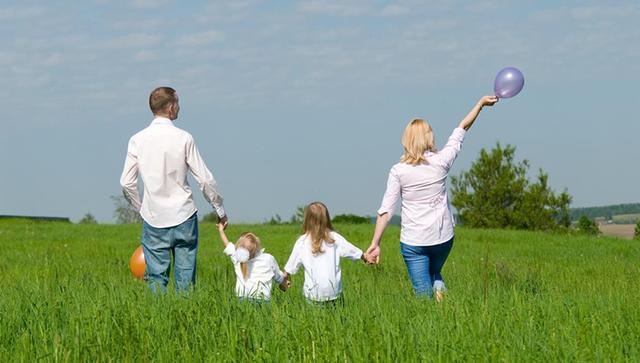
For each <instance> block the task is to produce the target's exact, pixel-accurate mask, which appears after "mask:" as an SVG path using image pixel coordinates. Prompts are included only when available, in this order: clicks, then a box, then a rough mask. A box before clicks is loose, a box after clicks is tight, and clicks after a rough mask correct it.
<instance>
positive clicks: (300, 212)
mask: <svg viewBox="0 0 640 363" xmlns="http://www.w3.org/2000/svg"><path fill="white" fill-rule="evenodd" d="M304 208H305V207H304V205H299V206H297V207H296V212H295V214H293V215H292V216H291V218H289V223H291V224H298V223H302V221H303V220H304Z"/></svg>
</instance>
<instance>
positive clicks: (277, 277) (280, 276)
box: [273, 271, 284, 284]
mask: <svg viewBox="0 0 640 363" xmlns="http://www.w3.org/2000/svg"><path fill="white" fill-rule="evenodd" d="M279 272H280V273H277V274H274V275H273V279H274V280H276V282H277V283H278V284H281V283H282V281H284V273H283V272H282V271H279Z"/></svg>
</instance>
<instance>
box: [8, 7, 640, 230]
mask: <svg viewBox="0 0 640 363" xmlns="http://www.w3.org/2000/svg"><path fill="white" fill-rule="evenodd" d="M52 4H54V3H53V2H48V1H47V2H45V1H42V2H29V1H15V2H11V1H3V2H2V3H1V4H0V44H2V48H1V49H0V80H1V82H2V87H0V105H2V107H3V111H4V115H3V119H4V122H3V127H2V128H3V131H2V132H1V133H0V151H1V152H0V165H1V166H2V177H1V178H0V214H24V215H48V216H67V217H70V218H71V219H72V220H74V221H77V220H78V219H80V218H81V217H82V215H84V214H85V213H87V212H91V213H92V214H94V215H95V216H96V217H97V218H98V220H99V221H101V222H111V221H113V204H112V202H111V200H110V196H111V195H119V194H120V187H119V184H118V180H119V176H120V173H121V170H122V164H123V161H124V155H125V152H126V145H127V140H128V139H129V137H130V136H131V135H132V134H133V133H135V132H136V131H138V130H140V129H142V128H144V127H145V126H146V125H147V124H148V123H149V122H150V120H151V119H152V117H151V114H150V113H149V111H148V104H147V98H148V94H149V92H150V91H151V90H152V89H153V88H155V87H156V86H159V85H170V86H173V87H175V88H176V89H177V90H178V93H179V95H180V98H181V106H182V110H181V114H180V119H179V120H178V123H177V125H178V126H179V127H181V128H183V129H185V130H187V131H189V132H191V133H192V134H193V135H194V137H195V139H196V142H197V143H198V146H199V148H200V152H201V153H202V155H203V156H204V158H205V160H206V162H207V164H208V166H209V168H210V169H211V170H212V171H213V173H214V175H215V177H216V178H217V179H218V182H219V184H220V187H221V191H222V193H223V195H224V197H225V200H226V203H225V205H226V208H227V209H228V212H229V215H230V219H231V221H232V222H260V221H263V220H265V219H267V218H269V217H270V216H271V215H274V214H276V213H277V214H280V215H281V216H283V217H284V218H288V217H289V216H290V215H291V214H293V213H294V210H295V208H296V206H297V205H302V204H305V203H307V202H309V201H313V200H322V201H324V202H325V203H327V205H328V207H329V209H330V211H331V212H332V213H333V214H338V213H357V214H369V215H372V214H374V213H375V210H376V209H377V208H378V205H379V203H380V200H381V198H382V194H383V192H384V188H385V183H386V177H387V173H388V170H389V168H390V167H391V165H392V164H393V163H395V162H396V161H397V160H398V158H399V156H400V154H401V151H402V148H401V145H400V136H401V134H402V131H403V129H404V127H405V125H406V123H407V122H408V121H409V119H410V118H411V117H414V116H419V117H423V118H425V119H427V120H428V121H429V122H431V123H432V125H433V127H434V130H435V133H436V140H437V144H439V145H442V144H443V143H444V142H445V141H446V138H447V137H448V135H449V133H450V132H451V130H452V129H453V128H454V127H455V126H456V125H457V123H458V121H459V120H460V118H461V117H463V116H464V115H465V114H466V113H467V111H468V110H469V108H470V107H471V106H472V105H473V104H474V103H475V102H476V100H477V99H478V98H479V97H480V96H482V95H483V94H489V93H491V92H492V89H493V78H494V76H495V74H496V73H497V72H498V70H500V69H501V68H503V67H505V66H515V67H518V68H519V69H521V70H522V72H523V73H524V75H525V79H526V83H525V88H524V90H523V91H522V93H521V94H520V95H518V96H517V97H515V98H512V99H506V100H502V101H501V102H499V103H498V104H497V105H496V106H495V107H494V108H492V109H487V110H485V111H484V112H483V113H482V114H481V115H480V118H479V119H478V121H477V123H476V125H474V128H473V129H472V130H471V132H470V133H469V135H468V138H467V140H466V141H465V145H464V147H463V150H462V153H461V154H460V156H459V158H458V160H457V162H456V165H455V166H454V169H453V170H452V174H454V175H455V174H458V173H460V171H462V170H465V169H467V168H468V167H469V165H470V163H471V162H472V161H473V160H474V159H475V158H476V157H477V155H478V152H479V150H480V149H481V148H491V147H492V146H494V145H495V143H496V142H498V141H499V142H501V143H502V144H513V145H515V146H516V147H517V151H516V156H517V157H518V158H519V159H523V158H526V159H528V160H529V161H530V162H531V165H532V167H531V170H530V177H532V178H533V177H534V176H535V174H536V172H537V169H538V168H542V169H544V170H545V171H546V172H548V173H549V175H550V183H551V185H552V186H553V188H554V189H555V190H556V191H561V190H563V189H564V188H567V189H568V191H569V193H570V194H571V195H572V196H573V198H574V202H573V206H592V205H604V204H614V203H627V202H640V192H639V191H638V184H639V183H638V182H639V181H640V168H639V167H638V156H639V154H640V152H639V147H638V142H637V139H638V135H640V126H639V122H640V120H639V119H638V116H637V111H636V107H637V106H638V104H640V102H639V101H640V96H639V94H640V93H639V92H638V90H637V83H638V81H639V80H640V62H639V61H638V60H639V59H640V26H638V25H637V19H639V18H640V4H639V3H638V2H632V1H609V2H606V3H605V2H601V1H564V2H556V1H520V2H513V1H498V0H496V1H483V2H475V1H448V0H444V1H412V0H407V1H357V0H341V1H300V2H288V1H253V0H246V1H244V0H239V1H209V2H207V1H190V2H178V1H169V0H164V1H163V0H132V1H124V0H123V1H109V0H101V1H100V0H96V1H83V2H71V1H60V2H55V5H52ZM192 186H193V187H194V189H195V188H197V186H196V185H195V183H193V182H192ZM195 194H196V195H197V198H196V201H197V204H198V206H199V208H200V210H201V212H204V213H208V212H210V211H211V208H210V207H209V206H207V205H206V203H205V202H204V200H203V198H202V197H201V196H200V193H199V191H196V193H195Z"/></svg>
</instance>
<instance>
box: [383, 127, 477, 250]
mask: <svg viewBox="0 0 640 363" xmlns="http://www.w3.org/2000/svg"><path fill="white" fill-rule="evenodd" d="M465 134H466V131H465V130H464V129H462V128H456V129H454V130H453V132H452V133H451V136H449V140H448V141H447V144H446V145H445V146H444V147H443V148H442V150H440V151H438V152H437V153H432V152H427V153H426V154H425V157H426V159H427V163H423V164H419V165H409V164H405V163H397V164H396V165H394V166H393V167H392V168H391V171H389V179H388V180H387V190H386V192H385V193H384V197H383V198H382V203H381V205H380V209H378V214H379V215H382V214H384V213H389V214H390V215H392V214H393V212H394V210H395V207H396V204H397V201H398V199H402V203H401V204H402V215H401V218H402V226H401V232H400V241H401V242H403V243H406V244H408V245H412V246H433V245H437V244H440V243H444V242H447V241H448V240H450V239H451V238H453V226H454V220H453V214H452V213H451V207H450V206H449V198H448V196H447V187H446V182H447V176H448V175H449V170H450V169H451V167H452V166H453V162H454V161H455V159H456V156H458V152H460V149H461V148H462V142H463V141H464V136H465Z"/></svg>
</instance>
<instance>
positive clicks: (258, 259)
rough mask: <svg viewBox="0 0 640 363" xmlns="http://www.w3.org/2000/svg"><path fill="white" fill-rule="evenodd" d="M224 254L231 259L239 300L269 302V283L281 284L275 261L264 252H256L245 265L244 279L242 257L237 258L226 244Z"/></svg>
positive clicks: (282, 278) (281, 275)
mask: <svg viewBox="0 0 640 363" xmlns="http://www.w3.org/2000/svg"><path fill="white" fill-rule="evenodd" d="M224 253H225V254H226V255H228V256H229V257H230V258H231V261H232V262H233V267H234V270H235V273H236V289H235V290H236V294H237V295H238V297H240V298H252V299H262V300H269V299H270V298H271V283H272V281H275V282H277V283H281V282H282V281H283V280H284V275H283V274H282V272H280V269H279V268H278V263H277V262H276V259H275V258H274V257H273V256H272V255H270V254H268V253H265V252H264V249H262V250H259V251H257V252H256V254H255V256H254V257H253V258H251V259H249V260H247V261H246V262H245V263H246V270H247V274H246V277H245V275H244V273H243V271H242V266H241V262H242V257H240V258H239V256H238V254H237V253H236V248H235V246H234V245H233V244H231V243H230V244H228V245H227V247H226V248H225V249H224Z"/></svg>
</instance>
